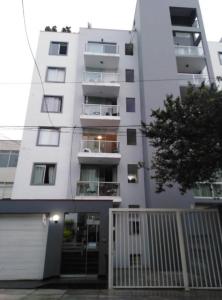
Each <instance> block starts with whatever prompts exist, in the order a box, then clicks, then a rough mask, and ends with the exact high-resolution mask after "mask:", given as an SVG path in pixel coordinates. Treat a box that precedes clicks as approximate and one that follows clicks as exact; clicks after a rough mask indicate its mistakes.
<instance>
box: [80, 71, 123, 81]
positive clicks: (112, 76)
mask: <svg viewBox="0 0 222 300" xmlns="http://www.w3.org/2000/svg"><path fill="white" fill-rule="evenodd" d="M118 78H119V74H118V73H107V72H85V73H84V80H85V81H86V82H105V83H110V82H117V81H118Z"/></svg>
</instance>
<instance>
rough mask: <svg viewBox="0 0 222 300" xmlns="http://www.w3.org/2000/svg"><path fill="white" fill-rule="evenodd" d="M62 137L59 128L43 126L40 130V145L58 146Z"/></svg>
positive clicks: (38, 142) (38, 141)
mask: <svg viewBox="0 0 222 300" xmlns="http://www.w3.org/2000/svg"><path fill="white" fill-rule="evenodd" d="M59 137H60V129H59V128H50V127H42V128H39V132H38V140H37V145H38V146H58V145H59Z"/></svg>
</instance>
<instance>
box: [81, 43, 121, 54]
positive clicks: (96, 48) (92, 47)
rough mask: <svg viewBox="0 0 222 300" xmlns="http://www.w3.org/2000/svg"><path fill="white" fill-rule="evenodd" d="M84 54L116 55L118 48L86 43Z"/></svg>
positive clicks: (110, 45)
mask: <svg viewBox="0 0 222 300" xmlns="http://www.w3.org/2000/svg"><path fill="white" fill-rule="evenodd" d="M86 52H90V53H98V54H118V53H119V47H118V46H117V45H116V44H100V43H87V44H86Z"/></svg>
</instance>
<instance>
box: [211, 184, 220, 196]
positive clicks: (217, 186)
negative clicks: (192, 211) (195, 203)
mask: <svg viewBox="0 0 222 300" xmlns="http://www.w3.org/2000/svg"><path fill="white" fill-rule="evenodd" d="M212 187H213V194H214V197H222V184H220V183H218V184H212Z"/></svg>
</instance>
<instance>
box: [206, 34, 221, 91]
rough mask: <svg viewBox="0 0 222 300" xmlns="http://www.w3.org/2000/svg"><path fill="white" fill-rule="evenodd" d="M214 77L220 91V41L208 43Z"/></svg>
mask: <svg viewBox="0 0 222 300" xmlns="http://www.w3.org/2000/svg"><path fill="white" fill-rule="evenodd" d="M208 46H209V50H210V56H211V60H212V65H213V69H214V75H215V77H216V79H217V84H218V85H219V87H220V89H222V39H221V40H220V42H208Z"/></svg>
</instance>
